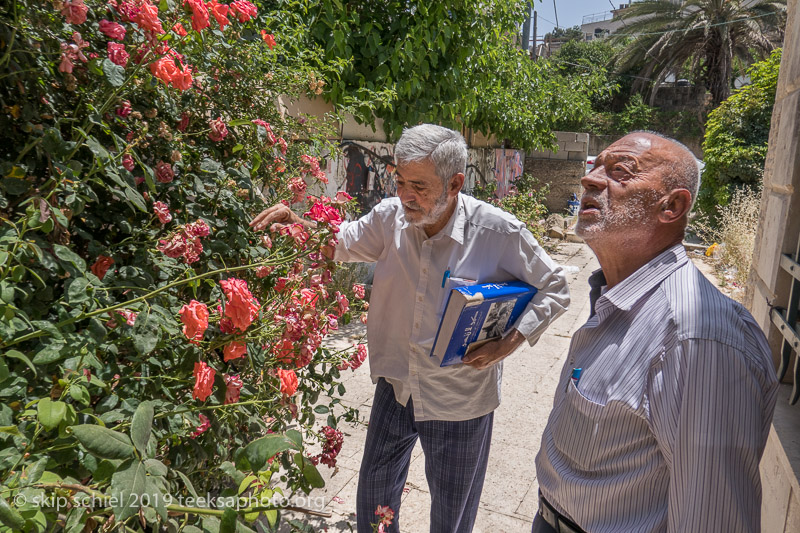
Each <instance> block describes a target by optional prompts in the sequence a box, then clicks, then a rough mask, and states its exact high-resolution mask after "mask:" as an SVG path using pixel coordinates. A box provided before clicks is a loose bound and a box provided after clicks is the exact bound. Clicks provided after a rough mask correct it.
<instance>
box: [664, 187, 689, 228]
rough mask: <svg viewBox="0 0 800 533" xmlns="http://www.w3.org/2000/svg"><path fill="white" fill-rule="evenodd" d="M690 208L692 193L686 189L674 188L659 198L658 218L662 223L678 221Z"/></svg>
mask: <svg viewBox="0 0 800 533" xmlns="http://www.w3.org/2000/svg"><path fill="white" fill-rule="evenodd" d="M691 208H692V193H690V192H689V191H688V190H686V189H675V190H673V191H671V192H670V193H669V194H667V195H666V196H665V197H664V198H662V199H661V203H660V209H659V212H658V220H659V222H661V223H663V224H672V223H675V222H678V221H679V220H681V219H683V218H684V217H686V216H687V215H688V214H689V210H690V209H691Z"/></svg>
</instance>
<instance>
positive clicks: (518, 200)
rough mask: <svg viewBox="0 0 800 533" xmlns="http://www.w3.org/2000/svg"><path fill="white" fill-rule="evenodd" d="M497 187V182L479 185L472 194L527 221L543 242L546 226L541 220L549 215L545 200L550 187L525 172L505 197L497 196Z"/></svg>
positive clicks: (534, 233) (538, 239)
mask: <svg viewBox="0 0 800 533" xmlns="http://www.w3.org/2000/svg"><path fill="white" fill-rule="evenodd" d="M496 189H497V185H496V184H495V183H490V184H488V185H487V186H485V187H480V186H477V187H475V188H474V189H473V190H472V196H474V197H475V198H477V199H479V200H483V201H484V202H489V203H491V204H493V205H496V206H497V207H499V208H500V209H503V210H504V211H508V212H509V213H511V214H512V215H514V216H515V217H517V218H518V219H519V220H520V221H521V222H523V223H525V225H526V226H527V227H528V229H529V230H530V232H531V233H533V236H534V237H535V238H536V240H537V241H539V242H542V237H544V232H545V227H544V224H541V221H542V219H544V217H545V216H546V215H547V207H545V204H544V201H545V199H546V198H547V193H548V191H549V187H548V186H547V185H542V184H541V183H539V181H538V180H537V179H536V178H534V177H533V176H531V175H530V174H523V175H522V176H520V177H518V178H517V179H516V180H514V181H513V182H512V184H511V188H510V190H509V193H508V194H507V195H506V196H504V197H503V198H500V199H498V198H497V196H496V195H495V192H496Z"/></svg>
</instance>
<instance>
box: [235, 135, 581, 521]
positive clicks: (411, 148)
mask: <svg viewBox="0 0 800 533" xmlns="http://www.w3.org/2000/svg"><path fill="white" fill-rule="evenodd" d="M395 160H396V163H397V171H396V183H397V197H395V198H388V199H385V200H383V201H382V202H381V203H380V204H379V205H377V206H375V208H374V209H372V211H371V212H369V213H368V214H367V215H365V216H363V217H362V218H360V219H359V220H356V221H353V222H346V223H343V224H342V225H341V228H340V232H339V244H338V245H337V247H336V252H335V259H336V260H339V261H348V262H351V261H365V262H376V263H377V264H376V267H375V276H374V282H373V286H372V295H371V298H370V317H369V324H368V326H367V339H368V344H369V351H370V372H371V375H372V380H373V382H375V383H376V391H375V399H374V401H373V405H372V412H371V414H370V424H369V430H368V433H367V442H366V444H365V450H364V457H363V460H362V464H361V471H360V475H359V484H358V497H357V500H358V501H357V519H358V531H359V532H360V533H367V532H371V531H372V530H373V528H372V524H373V523H375V522H377V521H378V520H379V517H376V516H375V510H376V508H377V507H378V506H379V505H382V506H389V507H391V508H392V509H393V510H394V511H395V520H394V522H393V523H392V525H391V526H389V527H388V528H387V529H386V530H387V531H399V518H400V513H399V511H400V509H399V507H400V500H401V497H402V491H403V486H404V484H405V480H406V476H407V474H408V467H409V463H410V459H411V452H412V450H413V448H414V445H415V443H416V441H417V439H418V438H419V439H420V441H421V443H422V448H423V452H424V454H425V473H426V477H427V479H428V484H429V486H430V491H431V498H432V505H431V524H430V530H431V532H436V533H444V532H454V533H455V532H469V531H471V530H472V527H473V524H474V522H475V516H476V514H477V511H478V502H479V500H480V494H481V490H482V488H483V480H484V477H485V474H486V465H487V460H488V455H489V445H490V441H491V433H492V415H493V412H494V410H495V409H496V408H497V406H498V405H499V404H500V382H501V375H502V363H501V361H502V360H503V359H504V358H505V357H507V356H508V355H510V354H511V353H512V352H513V351H514V350H515V349H516V348H517V347H518V346H519V345H520V344H522V342H523V341H524V340H527V341H528V342H529V344H531V345H533V344H534V343H535V342H536V341H537V340H538V338H539V336H540V335H541V334H542V332H543V331H544V330H545V329H546V328H547V326H548V325H549V324H550V323H551V322H552V321H553V320H554V319H555V318H556V317H557V316H559V315H560V314H561V313H562V312H563V311H564V310H565V309H566V308H567V305H568V304H569V290H568V288H567V282H566V279H565V276H564V273H563V270H562V269H561V267H559V266H558V265H556V264H555V263H554V262H553V261H552V260H551V259H550V258H549V257H548V256H547V254H546V253H545V252H544V251H543V250H542V248H541V247H540V246H539V244H538V243H537V242H536V240H535V239H534V237H533V235H532V234H531V233H530V231H528V230H527V229H526V227H525V224H524V223H522V222H520V221H519V220H517V219H516V218H515V217H514V216H512V215H510V214H508V213H506V212H504V211H502V210H500V209H498V208H496V207H493V206H491V205H489V204H487V203H485V202H481V201H479V200H476V199H475V198H472V197H470V196H467V195H464V194H462V193H461V192H460V191H461V188H462V186H463V184H464V173H465V171H466V164H467V145H466V142H465V141H464V138H463V137H462V136H461V135H460V134H459V133H458V132H455V131H453V130H449V129H447V128H443V127H440V126H435V125H432V124H423V125H420V126H416V127H413V128H410V129H407V130H405V131H404V132H403V135H402V137H401V138H400V140H399V141H398V143H397V145H396V147H395ZM293 222H302V223H304V224H306V225H311V224H313V223H311V222H310V221H307V220H302V219H300V218H299V217H298V216H297V215H296V214H294V213H292V212H291V211H290V210H289V209H288V208H286V207H285V206H282V205H276V206H273V207H271V208H269V209H267V210H265V211H264V212H262V213H261V214H259V215H258V216H257V217H256V218H255V219H253V222H252V223H251V226H252V227H253V228H254V229H264V228H267V227H268V226H270V225H272V229H278V228H279V227H281V226H282V225H283V224H287V223H293ZM447 273H449V275H451V276H453V277H458V278H465V279H472V280H476V281H477V282H479V283H489V282H500V281H508V280H514V279H516V280H522V281H525V282H527V283H529V284H531V285H533V286H535V287H536V288H537V289H538V292H537V293H536V295H535V296H534V298H533V300H532V301H531V303H530V304H529V305H528V307H527V308H526V309H525V311H524V312H523V314H522V315H521V316H520V318H519V319H518V320H517V322H516V323H515V324H514V326H513V328H512V329H511V330H510V331H509V333H508V334H506V335H505V336H504V337H502V338H501V339H498V340H495V341H492V342H489V343H487V344H485V345H483V346H481V347H480V348H478V349H476V350H474V351H473V352H470V354H469V355H467V357H466V358H465V359H464V364H460V365H454V366H447V367H440V366H439V363H440V361H439V360H437V358H435V357H431V356H430V352H431V348H432V346H433V342H434V338H435V336H436V331H437V327H438V324H439V322H440V320H441V314H442V311H443V303H444V300H445V298H446V297H447V294H446V292H445V288H444V285H445V283H444V280H445V279H446V277H447V275H448V274H447Z"/></svg>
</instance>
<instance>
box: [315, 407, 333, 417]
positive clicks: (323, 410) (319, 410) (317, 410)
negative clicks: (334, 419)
mask: <svg viewBox="0 0 800 533" xmlns="http://www.w3.org/2000/svg"><path fill="white" fill-rule="evenodd" d="M328 411H330V409H328V406H326V405H318V406H316V407H315V408H314V412H315V413H317V414H320V415H324V414H325V413H327V412H328Z"/></svg>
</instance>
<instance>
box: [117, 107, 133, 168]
mask: <svg viewBox="0 0 800 533" xmlns="http://www.w3.org/2000/svg"><path fill="white" fill-rule="evenodd" d="M132 110H133V109H132V108H131V103H130V102H129V101H127V100H123V101H122V102H120V104H119V106H118V107H117V109H116V110H115V111H114V112H115V113H116V114H117V116H118V117H120V118H128V115H130V114H131V111H132ZM129 170H130V169H129Z"/></svg>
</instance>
